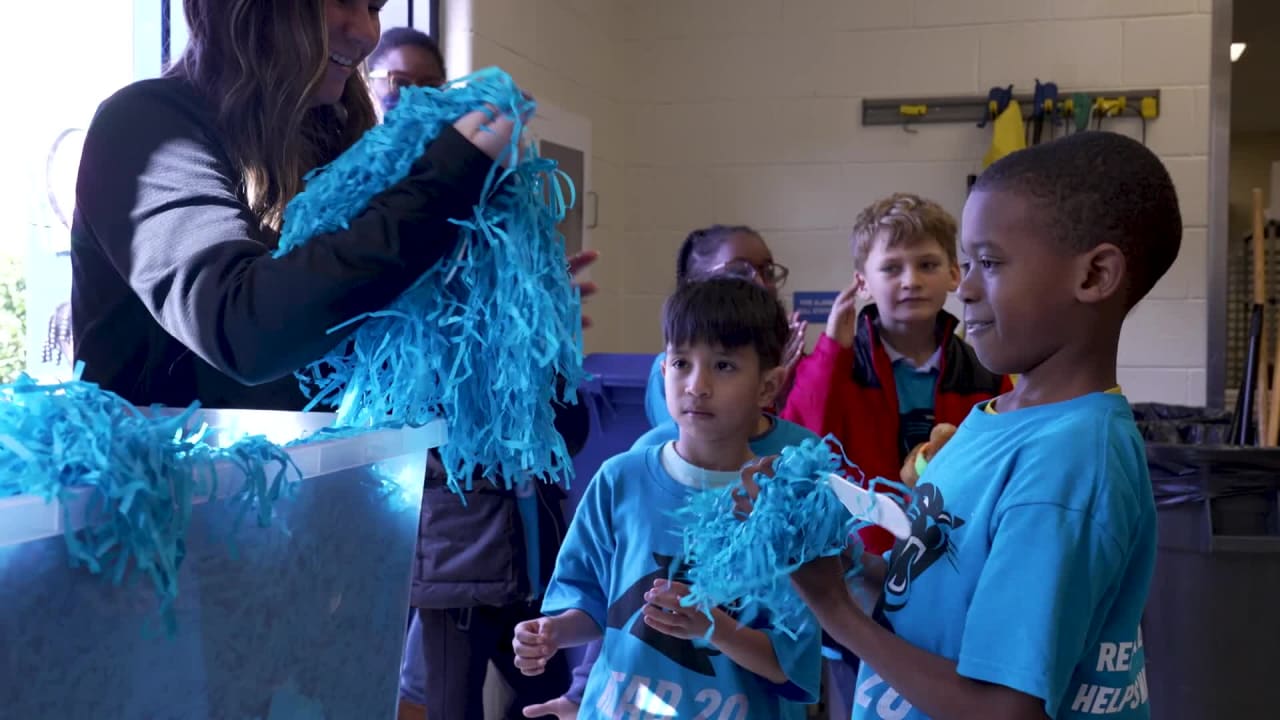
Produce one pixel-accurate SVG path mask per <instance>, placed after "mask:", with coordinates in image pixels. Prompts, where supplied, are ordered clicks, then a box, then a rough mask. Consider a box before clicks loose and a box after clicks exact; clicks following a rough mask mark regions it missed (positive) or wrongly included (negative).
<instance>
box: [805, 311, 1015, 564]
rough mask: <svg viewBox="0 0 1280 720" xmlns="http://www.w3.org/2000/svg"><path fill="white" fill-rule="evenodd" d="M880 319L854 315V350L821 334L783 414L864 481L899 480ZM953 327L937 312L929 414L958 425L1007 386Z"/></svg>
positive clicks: (895, 421) (884, 542) (882, 541)
mask: <svg viewBox="0 0 1280 720" xmlns="http://www.w3.org/2000/svg"><path fill="white" fill-rule="evenodd" d="M878 317H879V313H878V312H877V310H876V306H875V305H868V306H867V307H866V308H864V309H863V310H862V312H861V313H859V315H858V320H857V323H858V325H857V334H856V336H855V340H854V343H853V347H852V348H842V347H840V345H839V344H838V343H836V342H835V341H834V340H832V339H831V338H829V337H827V336H826V335H823V336H822V337H820V338H819V339H818V345H817V347H815V348H814V350H813V353H812V354H811V355H809V356H807V357H805V358H804V359H803V360H801V361H800V364H799V365H798V366H797V367H796V377H795V384H794V385H793V386H792V388H791V393H790V394H789V395H788V396H787V405H786V407H785V408H783V411H782V417H784V418H786V419H787V420H790V421H791V422H794V423H796V424H798V425H803V426H804V427H806V428H808V429H809V430H812V431H813V432H815V433H817V434H818V435H820V436H824V437H825V436H826V435H828V434H831V435H834V436H835V438H836V439H837V440H839V441H840V444H841V445H842V446H843V447H844V452H845V455H846V456H847V457H848V458H849V460H850V461H851V462H852V463H853V464H854V465H856V466H857V468H858V471H859V472H860V473H861V475H862V476H863V477H864V478H865V479H866V480H871V479H874V478H877V477H881V478H887V479H889V480H893V481H895V482H896V481H898V480H899V472H900V470H901V469H902V463H903V461H904V460H905V459H906V453H905V452H904V450H903V448H902V445H903V444H902V442H901V440H900V428H899V424H900V416H899V410H898V390H897V387H896V385H895V383H894V378H893V363H892V361H891V360H890V359H889V354H888V353H887V352H886V351H885V349H884V343H882V342H881V340H880V332H879V327H878V325H877V319H878ZM957 324H958V321H957V320H956V318H955V317H954V316H952V315H951V314H950V313H948V312H945V311H943V312H939V313H938V321H937V330H936V332H937V337H938V344H939V346H940V347H941V349H942V353H941V356H940V361H939V367H938V380H937V385H936V386H935V390H934V418H935V422H936V423H950V424H952V425H957V426H958V425H959V424H960V423H961V422H962V421H963V420H964V419H965V417H967V416H968V414H969V411H970V409H972V408H973V406H974V405H975V404H977V403H979V402H982V401H984V400H988V399H990V398H993V397H995V396H997V395H999V394H1001V393H1003V392H1007V391H1008V390H1009V389H1010V388H1012V384H1011V383H1010V381H1009V378H1008V377H1007V376H1003V375H997V374H995V373H993V372H991V371H990V370H987V369H986V368H984V367H983V366H982V364H981V363H980V362H978V357H977V354H976V353H975V352H974V350H973V348H972V347H970V346H969V344H968V343H966V342H964V341H963V340H961V339H960V338H959V337H957V336H956V334H955V330H956V325H957ZM857 476H858V473H853V477H857ZM859 534H860V535H861V537H862V542H863V544H864V545H865V546H866V550H867V551H868V552H874V553H877V554H879V553H883V552H885V551H886V550H889V549H890V548H892V547H893V536H892V535H890V534H889V533H888V531H886V530H883V529H881V528H878V527H869V528H864V529H863V530H862V531H860V533H859Z"/></svg>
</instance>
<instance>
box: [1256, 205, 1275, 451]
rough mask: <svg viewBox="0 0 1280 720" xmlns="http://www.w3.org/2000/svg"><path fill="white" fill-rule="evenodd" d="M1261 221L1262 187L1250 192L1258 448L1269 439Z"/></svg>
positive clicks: (1265, 297)
mask: <svg viewBox="0 0 1280 720" xmlns="http://www.w3.org/2000/svg"><path fill="white" fill-rule="evenodd" d="M1265 229H1266V227H1265V223H1264V222H1263V209H1262V188H1254V189H1253V302H1254V304H1256V305H1261V306H1262V337H1261V339H1260V341H1259V343H1258V344H1259V351H1258V383H1257V389H1256V398H1257V399H1256V400H1255V401H1254V408H1255V409H1256V410H1257V415H1258V432H1257V435H1256V436H1255V437H1256V438H1257V441H1258V444H1259V445H1266V444H1267V443H1268V442H1269V441H1270V439H1271V426H1270V425H1269V424H1268V422H1267V421H1268V420H1270V417H1269V416H1270V408H1271V403H1269V402H1267V399H1268V393H1267V380H1268V379H1269V378H1268V373H1267V365H1266V362H1267V357H1268V356H1269V355H1268V353H1267V341H1268V338H1267V335H1268V333H1267V243H1266V238H1265V237H1264V234H1265Z"/></svg>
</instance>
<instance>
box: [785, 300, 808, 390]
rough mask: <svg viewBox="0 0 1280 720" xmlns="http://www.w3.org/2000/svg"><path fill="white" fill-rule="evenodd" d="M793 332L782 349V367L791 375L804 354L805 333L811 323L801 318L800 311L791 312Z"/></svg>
mask: <svg viewBox="0 0 1280 720" xmlns="http://www.w3.org/2000/svg"><path fill="white" fill-rule="evenodd" d="M790 325H791V334H790V335H788V336H787V346H786V347H785V348H783V350H782V369H783V370H786V372H787V374H788V375H790V374H791V372H792V371H793V370H795V368H796V363H798V362H800V356H801V355H803V354H804V333H805V331H806V330H808V329H809V323H807V322H805V321H804V320H801V319H800V313H798V312H793V313H791V322H790Z"/></svg>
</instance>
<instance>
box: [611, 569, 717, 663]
mask: <svg viewBox="0 0 1280 720" xmlns="http://www.w3.org/2000/svg"><path fill="white" fill-rule="evenodd" d="M653 559H654V561H655V562H657V563H658V569H656V570H654V571H653V572H651V573H648V574H647V575H645V576H643V577H641V578H640V579H639V580H636V581H635V582H634V583H632V585H631V587H629V588H627V589H626V590H624V591H623V592H622V594H621V595H619V596H618V599H617V600H615V601H614V602H613V604H612V605H610V606H609V610H608V612H607V613H606V618H605V622H606V624H607V625H608V626H609V627H611V628H615V629H618V630H621V629H624V628H626V626H627V624H628V623H630V624H631V634H632V635H634V636H635V637H637V638H639V639H640V641H641V642H643V643H645V644H646V645H648V646H650V647H652V648H653V649H654V650H656V651H658V652H659V653H662V655H664V656H666V658H667V659H669V660H671V661H672V662H674V663H677V664H679V665H681V666H683V667H685V668H688V669H689V670H692V671H694V672H696V673H700V674H702V675H707V676H711V677H714V676H715V674H716V670H715V666H714V665H712V664H711V658H713V657H715V656H717V655H719V654H720V651H719V650H716V649H715V648H712V647H707V646H705V645H702V646H699V645H694V643H693V641H692V640H684V639H682V638H676V637H671V636H670V635H667V634H665V633H661V632H659V631H657V630H654V629H653V628H651V627H649V626H648V624H646V623H645V621H644V620H643V619H636V620H635V622H634V623H632V618H634V617H635V616H636V614H637V613H639V612H640V610H642V609H643V608H644V606H645V605H647V604H648V602H646V601H645V599H644V594H645V593H646V592H648V591H649V589H650V588H652V587H653V581H654V580H658V579H661V578H671V579H672V580H674V581H676V582H682V583H688V582H689V577H688V574H689V566H688V565H687V564H685V563H683V562H677V561H676V559H675V558H673V557H671V556H669V555H660V554H658V553H654V554H653ZM673 565H674V569H673V567H672V566H673ZM730 614H731V615H732V614H733V613H730Z"/></svg>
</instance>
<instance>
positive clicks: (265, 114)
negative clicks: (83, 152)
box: [170, 0, 377, 232]
mask: <svg viewBox="0 0 1280 720" xmlns="http://www.w3.org/2000/svg"><path fill="white" fill-rule="evenodd" d="M326 1H327V0H186V1H185V2H184V3H183V5H184V6H185V12H186V16H187V25H188V27H189V31H190V40H189V41H188V45H187V49H186V50H185V51H184V52H183V55H182V58H181V59H180V60H179V61H178V62H177V63H176V64H175V65H174V67H173V69H172V70H171V71H170V74H171V75H178V76H181V77H183V78H185V79H187V80H188V81H189V82H190V83H191V84H192V85H194V86H195V88H196V89H197V91H199V92H200V93H201V94H202V95H204V96H205V97H206V98H207V99H208V100H209V102H211V103H212V104H213V105H214V107H216V108H217V115H218V126H219V129H220V130H221V131H222V134H223V140H224V142H225V143H226V150H227V153H228V154H229V155H230V157H231V161H232V162H233V163H234V164H235V166H236V168H237V169H238V170H239V171H240V174H241V178H242V182H243V188H242V189H243V192H244V196H245V199H246V200H247V201H248V203H249V207H250V208H251V209H252V210H253V213H254V214H255V215H257V216H258V217H259V218H260V220H261V222H262V225H263V227H264V228H268V229H270V230H273V231H276V232H278V231H279V230H280V225H281V222H282V220H283V215H284V208H285V205H287V204H288V203H289V201H290V200H291V199H293V197H294V196H295V195H297V194H298V193H299V192H301V191H302V185H303V182H302V177H303V176H304V175H305V174H306V173H307V172H309V171H310V170H312V169H314V168H316V167H318V166H320V165H323V164H325V163H327V162H329V161H331V160H333V159H334V158H335V157H337V156H338V155H339V154H340V153H342V151H344V150H346V149H347V148H349V147H351V145H352V144H353V143H355V141H356V140H357V139H359V137H360V136H361V135H363V134H364V133H365V131H367V130H368V129H369V128H371V127H373V126H374V124H375V123H376V122H377V114H376V111H375V110H374V105H373V98H372V97H371V96H370V94H369V88H368V85H367V83H366V81H365V78H364V74H363V73H354V74H352V76H351V77H350V78H349V79H348V80H347V84H346V87H345V88H344V89H343V92H342V98H341V100H339V101H338V103H337V104H336V105H323V106H318V107H311V106H310V98H311V95H312V93H313V92H314V91H315V89H316V87H317V86H318V85H319V84H320V82H321V80H322V79H323V78H324V73H325V72H326V70H327V67H328V65H327V64H328V61H329V35H328V32H327V30H326V28H325V2H326Z"/></svg>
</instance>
